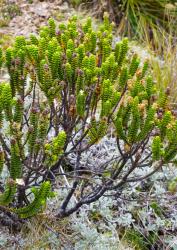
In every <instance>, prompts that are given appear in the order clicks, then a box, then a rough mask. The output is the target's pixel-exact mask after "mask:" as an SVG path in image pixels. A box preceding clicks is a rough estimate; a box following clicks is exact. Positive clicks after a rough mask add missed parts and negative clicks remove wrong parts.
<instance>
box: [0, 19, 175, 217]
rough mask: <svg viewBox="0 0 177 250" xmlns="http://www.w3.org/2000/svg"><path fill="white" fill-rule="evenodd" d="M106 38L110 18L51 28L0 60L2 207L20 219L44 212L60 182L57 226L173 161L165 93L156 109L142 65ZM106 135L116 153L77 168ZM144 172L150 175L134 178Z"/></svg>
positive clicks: (171, 115)
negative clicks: (64, 189) (4, 75)
mask: <svg viewBox="0 0 177 250" xmlns="http://www.w3.org/2000/svg"><path fill="white" fill-rule="evenodd" d="M112 29H113V27H112V24H110V22H109V19H108V17H107V16H106V15H105V16H104V22H103V24H102V25H101V26H100V28H99V29H98V30H94V29H93V28H92V24H91V19H90V18H88V20H87V21H86V23H84V24H82V25H81V24H80V23H79V22H78V21H77V18H76V17H75V16H73V17H71V18H70V19H69V21H68V23H67V24H64V23H62V24H59V25H56V23H55V22H54V20H53V19H49V24H48V26H46V27H43V28H41V30H40V33H39V35H37V36H36V35H33V34H31V35H30V37H29V39H26V38H24V37H23V36H18V37H16V39H15V41H14V44H13V46H12V47H9V48H7V49H6V50H5V51H2V50H0V66H1V67H4V68H6V69H7V71H8V74H9V78H10V80H9V82H1V83H0V128H1V130H0V144H1V150H0V172H1V173H2V175H3V176H4V174H3V173H4V172H5V173H6V176H7V177H6V178H5V180H4V178H3V180H2V182H1V184H0V185H1V190H2V193H1V194H0V205H1V206H4V207H7V208H8V209H10V211H13V212H15V213H17V214H18V215H19V217H21V218H28V217H30V216H33V215H35V214H37V213H38V212H40V211H42V209H43V208H45V203H46V200H47V198H48V197H51V196H52V195H53V193H52V192H51V183H52V184H53V187H54V188H55V179H56V178H58V179H59V180H60V181H59V183H62V180H63V175H65V177H66V178H68V182H69V183H70V185H71V186H70V188H69V187H68V194H67V195H66V197H65V198H64V200H63V203H62V204H59V206H60V209H59V211H58V214H57V216H58V217H62V216H67V215H70V214H71V213H73V212H75V211H77V210H78V209H79V208H80V207H81V206H82V205H83V204H89V203H91V202H94V201H96V200H97V199H99V198H100V197H101V196H102V195H104V194H106V193H107V192H108V193H109V195H120V194H121V190H123V189H124V188H126V187H127V185H129V183H133V182H137V181H141V180H143V179H145V178H148V177H149V176H151V175H152V174H153V173H154V172H156V171H158V170H160V169H161V168H162V166H163V165H164V164H167V163H169V162H174V161H176V158H175V157H176V149H177V120H176V116H175V112H174V111H170V110H168V107H167V97H168V94H169V93H168V92H169V89H167V91H166V93H161V95H160V96H161V98H160V99H159V100H157V98H156V88H155V84H154V82H153V79H152V77H151V74H150V70H149V67H148V66H149V65H148V64H149V63H148V61H145V62H144V63H143V64H140V60H139V58H138V56H137V55H136V54H134V55H133V56H130V55H129V56H127V52H128V50H129V48H128V40H127V38H124V39H123V40H122V41H120V42H118V43H117V44H115V45H113V35H112ZM110 130H112V134H113V138H110V140H111V139H112V140H116V142H117V148H118V152H119V153H118V154H117V155H116V156H115V157H113V158H112V159H111V161H109V162H107V163H105V162H104V163H103V164H101V165H98V166H93V167H92V168H90V167H88V166H87V165H86V166H84V168H83V166H82V164H81V158H82V154H83V153H84V152H86V151H87V150H89V149H90V148H91V147H92V146H93V145H94V144H99V142H100V140H101V139H102V138H103V137H104V136H108V137H110ZM145 152H146V153H145ZM71 155H74V156H75V158H74V159H75V163H74V164H73V165H72V166H71V164H70V162H69V161H70V159H71V157H70V156H71ZM68 162H69V163H68ZM66 163H67V164H68V165H70V169H68V167H67V166H66ZM149 167H150V168H149ZM141 168H148V169H149V172H148V173H147V174H146V175H141V173H142V172H141V171H140V173H139V175H138V174H137V169H141ZM135 171H136V175H134V172H135ZM7 173H8V174H7ZM56 176H58V177H56ZM63 182H64V180H63ZM62 186H63V184H62ZM73 196H75V197H77V199H74V201H73V202H71V204H70V201H71V199H72V197H73ZM69 204H70V205H69ZM68 205H69V207H68Z"/></svg>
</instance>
